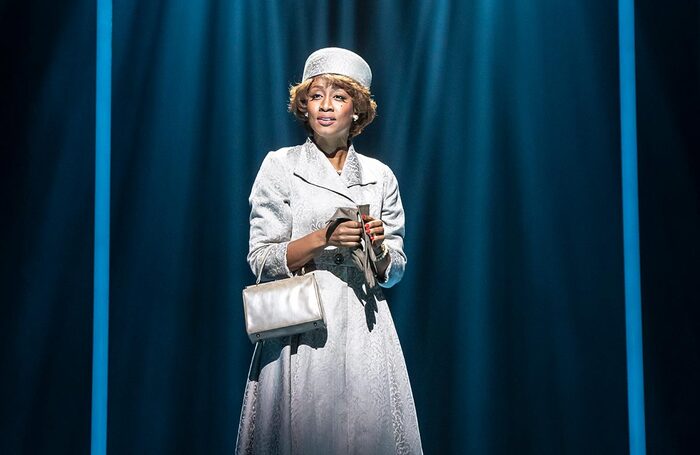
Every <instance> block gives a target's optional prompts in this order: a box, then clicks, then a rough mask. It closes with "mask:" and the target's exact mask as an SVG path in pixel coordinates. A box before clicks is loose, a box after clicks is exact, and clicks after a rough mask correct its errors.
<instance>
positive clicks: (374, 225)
mask: <svg viewBox="0 0 700 455" xmlns="http://www.w3.org/2000/svg"><path fill="white" fill-rule="evenodd" d="M362 221H363V222H364V230H365V232H366V233H367V234H368V235H369V238H370V240H371V241H372V247H374V250H375V251H376V250H377V249H378V248H379V247H380V246H381V245H382V242H384V222H382V220H377V219H374V218H372V217H371V216H369V215H362Z"/></svg>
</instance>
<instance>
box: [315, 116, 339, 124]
mask: <svg viewBox="0 0 700 455" xmlns="http://www.w3.org/2000/svg"><path fill="white" fill-rule="evenodd" d="M334 122H335V118H333V117H319V118H318V123H320V124H321V125H323V126H330V125H332V124H333V123H334Z"/></svg>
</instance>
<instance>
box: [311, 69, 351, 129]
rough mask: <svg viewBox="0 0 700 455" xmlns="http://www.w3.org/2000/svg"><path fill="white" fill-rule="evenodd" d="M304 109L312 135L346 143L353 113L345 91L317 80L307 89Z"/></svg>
mask: <svg viewBox="0 0 700 455" xmlns="http://www.w3.org/2000/svg"><path fill="white" fill-rule="evenodd" d="M306 109H307V111H308V113H309V125H310V126H311V129H312V130H313V131H314V135H316V136H320V137H322V138H324V139H328V140H337V141H347V139H348V135H349V134H350V127H351V126H352V115H353V113H354V112H353V103H352V98H350V95H348V93H347V92H346V91H345V90H343V89H342V88H339V87H334V86H332V85H331V84H330V83H328V81H326V80H325V79H323V78H317V79H316V80H315V81H314V82H313V83H312V84H311V87H309V94H308V99H307V103H306Z"/></svg>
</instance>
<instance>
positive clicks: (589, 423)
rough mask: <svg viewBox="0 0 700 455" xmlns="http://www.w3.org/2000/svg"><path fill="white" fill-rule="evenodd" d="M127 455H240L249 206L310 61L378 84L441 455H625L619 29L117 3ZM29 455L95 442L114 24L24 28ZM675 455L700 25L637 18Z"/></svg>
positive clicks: (14, 414)
mask: <svg viewBox="0 0 700 455" xmlns="http://www.w3.org/2000/svg"><path fill="white" fill-rule="evenodd" d="M115 3H116V4H115V10H114V46H113V49H114V60H113V72H112V75H113V92H112V94H113V101H112V103H113V109H112V116H113V117H112V213H111V215H112V221H111V223H112V224H111V229H112V244H111V277H110V278H111V294H110V299H111V301H110V305H111V307H110V318H111V319H110V363H109V435H108V445H109V451H110V453H117V454H120V453H207V454H208V453H231V452H232V451H233V446H234V442H235V437H236V430H237V424H238V416H239V411H240V402H241V398H242V393H243V386H244V384H245V374H246V371H247V368H248V362H249V358H250V354H251V352H252V346H251V345H250V343H249V342H248V340H247V338H246V336H245V333H244V329H243V322H242V311H241V302H240V290H241V288H242V287H243V286H244V285H246V284H249V283H250V282H251V281H252V278H253V277H252V275H251V274H250V272H249V270H248V267H247V265H246V263H245V254H246V251H247V217H248V204H247V196H248V193H249V190H250V185H251V183H252V180H253V178H254V176H255V173H256V171H257V168H258V166H259V164H260V162H261V160H262V157H263V156H264V154H265V153H266V152H267V151H268V150H272V149H276V148H279V147H282V146H286V145H291V144H295V143H298V142H301V141H302V140H303V139H304V136H303V131H302V130H301V128H299V127H298V126H296V125H295V124H294V121H293V119H292V117H291V115H289V114H287V113H286V112H285V104H286V96H287V95H286V91H287V88H288V86H289V85H290V84H292V83H294V82H297V81H298V80H299V78H300V77H301V72H302V68H303V63H304V60H305V58H306V56H307V55H308V54H309V53H310V52H311V51H313V50H315V49H317V48H319V47H325V46H329V45H338V46H343V47H348V48H351V49H353V50H356V51H357V52H358V53H360V54H361V55H362V56H363V57H365V59H366V60H367V61H368V62H369V64H370V65H371V67H372V69H373V72H374V81H373V86H372V91H373V93H374V95H375V98H376V100H377V102H378V103H379V117H378V118H377V120H376V122H375V124H373V125H371V126H370V127H369V128H368V130H367V131H366V132H365V133H363V134H362V135H361V136H360V137H359V138H358V139H357V140H356V147H357V148H358V150H359V151H360V152H362V153H365V154H368V155H370V156H375V157H377V158H379V159H381V160H382V161H384V162H385V163H387V164H389V165H390V166H391V167H392V169H393V170H394V171H395V173H396V174H397V176H398V179H399V182H400V184H401V192H402V197H403V200H404V205H405V208H406V214H407V239H406V241H407V253H408V255H409V267H408V270H407V274H406V276H405V277H404V280H403V282H401V283H400V284H399V285H398V286H397V287H396V288H394V289H392V290H391V291H390V292H389V293H388V294H389V295H388V297H389V301H390V302H391V305H392V312H393V314H394V318H395V321H396V324H397V329H398V331H399V335H400V337H401V340H402V344H403V347H404V353H405V356H406V361H407V364H408V368H409V374H410V376H411V380H412V385H413V390H414V395H415V399H416V405H417V409H418V415H419V421H420V424H421V432H422V437H423V443H424V448H425V451H426V453H473V454H506V453H533V454H535V453H536V454H542V453H552V454H560V453H581V454H589V453H625V452H626V451H627V450H628V449H627V399H626V370H625V326H624V291H623V270H622V226H621V182H620V159H619V154H620V153H619V141H620V137H619V102H618V98H619V90H618V63H617V62H618V60H617V58H618V54H617V51H618V48H617V11H616V5H615V2H608V1H593V2H591V1H587V2H583V1H580V2H562V1H560V0H557V1H555V0H543V1H540V2H526V1H522V0H520V1H517V0H496V1H487V0H474V1H433V2H428V1H402V2H399V1H398V0H395V1H379V2H370V1H349V0H345V1H336V2H331V1H316V2H311V1H307V2H275V1H271V0H268V1H260V2H253V1H224V0H211V1H208V2H186V1H184V0H182V1H169V2H165V1H149V2H143V1H141V2H139V1H135V0H124V1H120V2H115ZM0 5H1V6H0V43H1V46H2V54H1V55H2V56H1V57H0V58H1V59H2V65H1V67H0V68H2V69H1V71H2V86H1V87H2V88H1V89H0V97H1V98H0V112H1V116H2V117H1V120H0V125H1V126H2V131H1V134H2V146H1V147H2V151H3V153H2V166H1V168H0V172H1V174H0V186H1V187H2V193H1V194H2V196H1V197H2V199H1V200H0V210H1V212H0V213H1V214H2V215H1V216H2V222H0V229H1V230H0V241H1V242H2V247H1V251H2V256H1V257H2V261H1V262H0V267H1V268H0V311H1V312H2V313H1V314H0V316H1V319H0V337H1V338H0V368H1V370H0V390H2V395H1V396H0V403H1V404H0V431H1V433H0V453H8V454H14V453H67V454H76V453H87V452H88V451H89V443H90V398H91V397H90V392H91V390H90V389H91V355H92V351H91V338H92V272H93V270H92V254H93V247H92V242H93V238H92V236H93V203H94V198H93V188H94V170H93V169H94V140H95V136H94V126H95V124H94V110H95V106H94V104H95V95H94V93H95V76H94V74H95V50H96V43H95V33H96V30H95V13H96V11H95V5H94V2H87V1H55V2H43V3H42V4H37V3H32V2H19V1H5V2H2V3H1V4H0ZM636 7H637V21H636V26H637V53H636V57H637V103H638V109H637V115H638V131H639V134H638V141H639V197H640V201H639V202H640V235H641V261H642V264H641V265H642V290H643V296H642V299H643V301H642V306H643V324H644V366H645V370H644V371H645V404H646V427H647V446H648V451H649V453H658V454H668V453H692V452H693V451H694V449H696V448H697V447H698V446H699V444H700V440H699V439H700V437H699V436H698V432H697V428H698V426H699V424H700V419H699V415H698V414H699V411H698V409H700V392H699V391H698V387H697V384H700V358H699V356H700V354H699V350H698V346H700V343H698V341H699V340H698V336H699V335H698V333H699V332H698V328H699V327H698V322H699V321H700V317H699V316H700V315H699V314H698V303H700V298H699V297H698V296H700V289H699V286H700V285H699V284H698V282H699V281H700V280H698V277H699V276H700V240H699V239H698V233H699V232H700V202H699V201H700V197H699V196H700V165H699V164H700V163H699V160H700V157H699V155H698V153H699V152H700V132H699V131H700V128H698V125H699V124H700V111H699V109H700V108H699V107H698V106H700V93H699V92H700V68H699V65H700V39H699V38H700V37H699V36H698V29H699V27H698V24H699V22H700V11H699V9H698V4H697V2H692V1H676V2H671V3H669V4H660V3H659V2H652V1H649V0H643V1H637V2H636Z"/></svg>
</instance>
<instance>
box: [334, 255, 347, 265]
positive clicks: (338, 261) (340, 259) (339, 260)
mask: <svg viewBox="0 0 700 455" xmlns="http://www.w3.org/2000/svg"><path fill="white" fill-rule="evenodd" d="M334 260H335V263H336V264H342V263H343V261H344V260H345V258H344V257H343V255H342V254H341V253H336V255H335V259H334Z"/></svg>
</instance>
